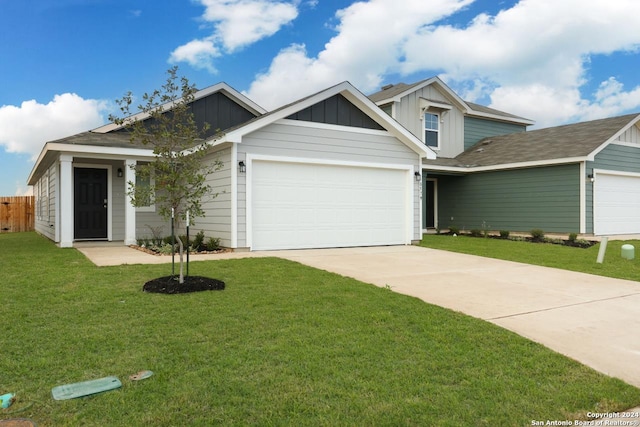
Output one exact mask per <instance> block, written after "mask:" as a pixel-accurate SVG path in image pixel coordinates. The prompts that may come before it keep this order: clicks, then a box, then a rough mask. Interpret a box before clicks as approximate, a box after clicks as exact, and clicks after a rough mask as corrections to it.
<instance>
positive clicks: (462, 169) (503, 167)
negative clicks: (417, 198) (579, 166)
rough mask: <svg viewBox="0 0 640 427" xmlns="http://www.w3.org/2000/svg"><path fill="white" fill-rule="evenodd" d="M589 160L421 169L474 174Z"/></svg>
mask: <svg viewBox="0 0 640 427" xmlns="http://www.w3.org/2000/svg"><path fill="white" fill-rule="evenodd" d="M587 160H589V159H588V158H587V157H567V158H563V159H551V160H536V161H532V162H520V163H505V164H502V165H491V166H471V167H459V166H438V165H428V164H427V165H425V164H423V165H422V168H423V169H425V170H428V171H435V172H457V173H474V172H492V171H500V170H507V169H525V168H536V167H545V166H557V165H566V164H572V163H580V162H585V161H587Z"/></svg>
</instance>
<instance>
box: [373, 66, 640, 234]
mask: <svg viewBox="0 0 640 427" xmlns="http://www.w3.org/2000/svg"><path fill="white" fill-rule="evenodd" d="M370 99H371V100H372V101H374V102H375V103H376V105H378V106H379V107H380V108H381V109H383V110H384V111H385V112H387V114H389V115H390V116H391V117H393V118H394V119H396V120H398V121H399V122H400V123H401V124H402V125H403V126H404V127H406V128H407V129H408V130H409V131H410V132H412V133H413V134H414V135H416V136H418V137H419V138H420V139H421V140H422V142H423V143H424V144H425V145H426V146H427V147H428V148H430V149H432V150H433V151H435V152H436V153H437V158H436V159H423V162H422V177H423V190H422V192H423V198H422V212H423V216H422V228H423V230H426V229H429V228H436V229H438V228H440V229H446V228H449V227H451V226H455V227H458V228H460V229H466V230H471V229H490V230H509V231H522V232H527V231H530V230H532V229H534V228H538V229H542V230H543V231H545V232H558V233H571V232H575V233H582V234H593V235H614V234H638V233H640V115H639V114H631V115H625V116H621V117H613V118H608V119H602V120H594V121H589V122H583V123H576V124H571V125H565V126H558V127H552V128H546V129H539V130H532V131H527V127H528V126H529V125H532V124H533V123H534V122H533V121H532V120H529V119H525V118H522V117H518V116H515V115H512V114H509V113H505V112H502V111H498V110H494V109H491V108H487V107H484V106H481V105H478V104H474V103H471V102H467V101H464V100H463V99H461V98H460V97H459V96H458V95H457V94H456V93H454V92H453V91H452V90H451V89H450V88H449V87H447V85H446V84H444V83H443V82H442V81H441V80H440V79H439V78H437V77H434V78H430V79H426V80H422V81H420V82H417V83H414V84H404V83H400V84H396V85H388V86H385V87H383V88H382V90H380V91H379V92H376V93H374V94H372V95H370Z"/></svg>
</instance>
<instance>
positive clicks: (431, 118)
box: [424, 113, 440, 149]
mask: <svg viewBox="0 0 640 427" xmlns="http://www.w3.org/2000/svg"><path fill="white" fill-rule="evenodd" d="M439 124H440V116H439V115H438V114H433V113H424V143H425V145H426V146H427V147H431V148H436V149H438V148H440V129H439Z"/></svg>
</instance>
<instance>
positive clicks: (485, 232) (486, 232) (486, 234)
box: [482, 221, 491, 238]
mask: <svg viewBox="0 0 640 427" xmlns="http://www.w3.org/2000/svg"><path fill="white" fill-rule="evenodd" d="M490 231H491V226H490V225H488V224H487V222H486V221H482V235H483V236H484V237H485V238H487V237H489V232H490Z"/></svg>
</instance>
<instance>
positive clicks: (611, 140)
mask: <svg viewBox="0 0 640 427" xmlns="http://www.w3.org/2000/svg"><path fill="white" fill-rule="evenodd" d="M638 121H640V114H638V115H637V116H636V117H635V118H633V119H632V120H631V121H630V122H629V123H627V125H626V126H624V127H623V128H622V129H620V130H619V131H618V132H616V133H615V134H614V135H613V136H612V137H611V138H609V139H607V140H606V141H605V142H604V143H602V144H601V145H600V146H599V147H598V148H596V149H595V150H593V151H592V152H591V153H589V158H588V159H587V160H589V161H592V162H593V161H595V157H596V156H597V155H598V154H599V153H600V152H601V151H602V150H604V149H605V148H607V146H608V145H609V144H616V145H631V146H632V147H634V148H638V145H637V144H630V143H628V142H627V143H625V142H622V141H616V140H617V139H618V138H620V135H622V134H624V133H625V132H626V131H627V130H629V129H630V128H631V126H633V125H635V124H636V123H638Z"/></svg>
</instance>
